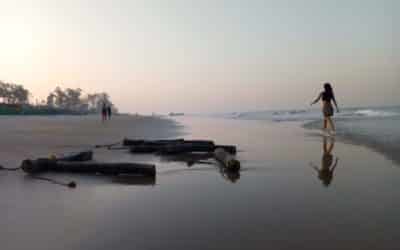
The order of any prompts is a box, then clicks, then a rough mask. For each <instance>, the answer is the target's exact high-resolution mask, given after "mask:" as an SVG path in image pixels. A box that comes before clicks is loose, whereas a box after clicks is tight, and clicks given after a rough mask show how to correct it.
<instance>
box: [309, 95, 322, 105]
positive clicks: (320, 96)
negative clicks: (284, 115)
mask: <svg viewBox="0 0 400 250" xmlns="http://www.w3.org/2000/svg"><path fill="white" fill-rule="evenodd" d="M321 98H322V93H320V94H319V96H318V97H317V99H315V100H314V101H313V102H312V103H311V104H310V105H314V104H316V103H317V102H319V100H321Z"/></svg>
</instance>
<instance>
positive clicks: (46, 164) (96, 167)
mask: <svg viewBox="0 0 400 250" xmlns="http://www.w3.org/2000/svg"><path fill="white" fill-rule="evenodd" d="M21 168H22V170H24V171H25V172H27V173H30V174H36V173H42V172H48V171H51V172H70V173H100V174H104V175H120V174H130V175H143V176H155V175H156V167H155V166H154V165H150V164H141V163H98V162H65V161H57V160H51V159H37V160H24V161H23V162H22V164H21Z"/></svg>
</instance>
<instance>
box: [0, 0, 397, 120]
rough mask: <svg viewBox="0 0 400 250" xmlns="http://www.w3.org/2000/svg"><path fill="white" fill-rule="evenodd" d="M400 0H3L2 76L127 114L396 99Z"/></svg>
mask: <svg viewBox="0 0 400 250" xmlns="http://www.w3.org/2000/svg"><path fill="white" fill-rule="evenodd" d="M399 12H400V1H397V0H330V1H328V0H298V1H296V0H292V1H284V0H279V1H277V0H270V1H269V0H260V1H257V0H253V1H251V0H240V1H239V0H220V1H218V0H210V1H208V0H197V1H194V0H193V1H190V0H181V1H179V0H153V1H152V0H143V1H139V0H137V1H135V0H127V1H122V0H120V1H117V0H113V1H111V0H110V1H101V0H93V1H85V0H65V1H61V0H32V1H29V0H10V1H9V0H0V31H1V38H0V79H1V80H5V81H13V82H16V83H20V84H23V85H25V86H26V87H27V88H29V89H30V90H31V91H32V92H33V94H34V96H35V97H37V98H45V96H46V95H47V93H48V92H49V91H50V90H52V89H54V88H55V86H57V85H59V86H61V87H80V88H83V89H84V90H87V91H88V92H90V91H106V92H109V93H110V95H111V96H112V99H113V101H114V102H115V103H116V105H117V106H118V107H120V109H121V110H122V111H126V112H145V113H149V112H153V111H154V112H169V111H175V112H178V111H183V112H210V111H211V112H214V111H244V110H255V109H274V108H292V107H299V108H303V107H306V105H307V104H308V103H309V101H310V100H311V99H312V98H314V96H315V95H316V94H317V93H318V92H319V90H320V88H321V84H322V83H323V82H324V81H331V82H332V83H333V84H334V87H335V89H336V93H337V95H338V99H339V101H340V102H341V103H342V104H343V105H382V104H388V105H391V104H400V101H399V96H400V28H399V24H400V15H399Z"/></svg>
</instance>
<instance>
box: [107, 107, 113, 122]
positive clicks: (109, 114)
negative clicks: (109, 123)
mask: <svg viewBox="0 0 400 250" xmlns="http://www.w3.org/2000/svg"><path fill="white" fill-rule="evenodd" d="M111 113H112V110H111V106H108V107H107V116H108V120H111Z"/></svg>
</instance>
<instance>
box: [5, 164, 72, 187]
mask: <svg viewBox="0 0 400 250" xmlns="http://www.w3.org/2000/svg"><path fill="white" fill-rule="evenodd" d="M19 169H21V167H18V168H6V167H4V166H2V165H0V170H4V171H17V170H19ZM30 176H31V177H32V178H33V179H37V180H42V181H48V182H51V183H53V184H57V185H61V186H65V187H69V188H76V186H77V185H76V182H74V181H71V182H68V183H66V182H61V181H57V180H53V179H50V178H46V177H40V176H36V175H30Z"/></svg>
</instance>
